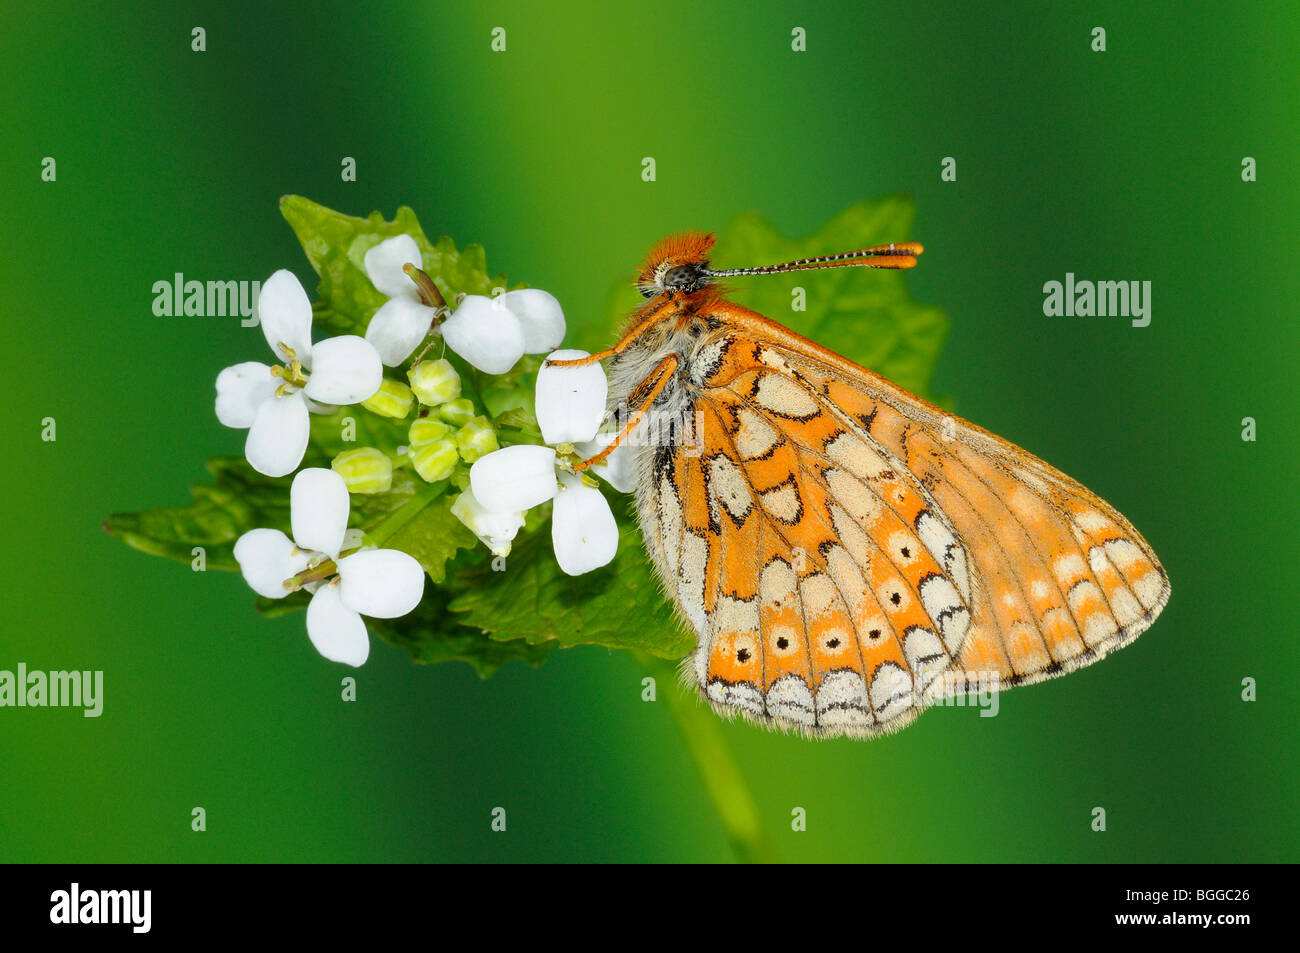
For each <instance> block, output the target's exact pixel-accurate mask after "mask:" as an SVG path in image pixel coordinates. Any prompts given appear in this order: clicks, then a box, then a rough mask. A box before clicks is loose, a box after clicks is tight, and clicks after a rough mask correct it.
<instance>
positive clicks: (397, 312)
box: [366, 298, 437, 367]
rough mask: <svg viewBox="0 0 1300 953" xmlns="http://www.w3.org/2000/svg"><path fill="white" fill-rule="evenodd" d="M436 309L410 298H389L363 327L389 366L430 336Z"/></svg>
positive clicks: (400, 359)
mask: <svg viewBox="0 0 1300 953" xmlns="http://www.w3.org/2000/svg"><path fill="white" fill-rule="evenodd" d="M436 313H437V312H436V311H434V309H433V308H429V307H426V306H425V305H423V304H421V303H420V302H419V301H417V300H414V299H411V298H389V299H388V300H387V301H386V302H384V304H383V306H382V307H381V308H380V309H379V310H378V311H376V312H375V313H374V316H373V317H372V318H371V319H370V324H369V325H368V326H367V327H366V340H367V341H369V342H370V343H371V345H373V346H374V349H375V350H376V351H378V352H379V357H380V359H381V360H382V361H383V362H384V363H385V364H386V365H387V366H389V367H396V366H397V365H398V364H401V363H402V362H403V361H405V360H406V359H407V358H408V357H410V356H411V353H412V352H413V351H414V350H415V349H416V348H417V347H419V346H420V342H421V341H423V340H424V339H425V338H426V337H428V336H429V328H430V326H431V325H432V324H433V316H434V315H435V314H436Z"/></svg>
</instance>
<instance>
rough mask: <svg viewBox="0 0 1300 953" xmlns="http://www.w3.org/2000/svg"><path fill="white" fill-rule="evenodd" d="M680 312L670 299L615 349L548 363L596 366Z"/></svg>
mask: <svg viewBox="0 0 1300 953" xmlns="http://www.w3.org/2000/svg"><path fill="white" fill-rule="evenodd" d="M678 310H679V308H678V305H677V303H676V302H675V301H673V300H671V299H669V300H668V301H665V302H664V303H663V304H662V305H660V306H659V307H657V308H655V309H654V310H652V311H651V312H650V313H649V314H647V315H646V316H645V317H644V318H642V319H641V320H640V321H638V322H637V323H636V326H635V327H633V328H632V330H630V331H628V332H627V334H625V335H623V337H622V338H621V339H620V340H619V342H618V343H617V344H615V345H614V346H613V347H609V348H605V350H603V351H597V352H596V353H595V354H588V355H587V356H586V357H575V358H570V359H569V360H567V361H553V360H548V361H547V363H548V364H549V365H550V366H551V367H582V366H583V365H585V364H595V363H596V362H597V361H603V360H605V358H607V357H613V356H614V355H616V354H622V353H623V352H624V351H626V350H627V349H628V348H629V347H631V345H632V342H633V341H635V340H636V339H637V338H638V337H640V336H641V334H642V333H643V332H645V330H646V329H647V328H651V327H653V326H654V325H655V324H658V323H659V322H660V321H662V320H663V319H664V318H666V317H668V316H669V315H672V314H676V313H677V312H678ZM650 376H651V377H653V376H654V375H653V374H651V375H650ZM647 379H648V378H647Z"/></svg>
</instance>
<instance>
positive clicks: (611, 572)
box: [450, 491, 695, 659]
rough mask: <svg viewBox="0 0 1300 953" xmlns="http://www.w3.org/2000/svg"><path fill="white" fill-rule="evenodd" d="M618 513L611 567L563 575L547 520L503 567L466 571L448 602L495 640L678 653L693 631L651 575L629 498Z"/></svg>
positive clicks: (523, 540)
mask: <svg viewBox="0 0 1300 953" xmlns="http://www.w3.org/2000/svg"><path fill="white" fill-rule="evenodd" d="M607 492H609V491H607ZM615 513H616V515H618V517H619V523H620V532H619V543H618V555H617V556H615V557H614V561H613V562H612V563H610V564H609V565H608V566H605V567H604V568H602V569H598V570H596V571H595V572H589V573H586V574H585V575H582V576H568V575H565V574H564V572H563V571H562V570H561V569H560V567H559V564H558V563H556V561H555V554H554V553H553V551H552V549H551V538H550V537H551V534H550V530H549V522H548V524H547V526H545V527H543V528H542V529H541V531H540V532H535V533H532V534H530V535H528V536H526V537H521V539H520V540H519V541H517V542H516V544H515V547H514V549H513V550H512V551H511V553H510V556H509V558H508V559H507V560H506V562H505V569H504V571H500V572H498V571H495V570H494V569H493V567H492V565H491V564H490V563H489V564H484V565H482V566H479V567H476V568H474V569H472V570H467V571H465V572H463V573H462V578H461V580H460V581H461V582H463V583H464V585H465V586H466V587H467V588H466V590H465V591H464V592H462V593H461V594H460V595H458V596H457V597H456V598H454V599H453V600H452V601H451V605H450V608H451V610H452V611H453V612H457V613H462V614H463V615H462V618H461V622H462V623H464V624H465V625H469V626H474V627H477V628H481V629H483V630H485V631H486V632H488V633H489V634H490V635H491V636H492V638H494V639H499V640H508V639H524V640H526V641H527V642H530V643H534V644H538V643H545V642H547V641H554V642H556V643H558V644H559V645H561V646H565V647H569V646H574V645H603V646H606V647H607V648H614V649H638V650H640V651H644V652H648V653H650V654H651V655H657V656H659V657H660V658H673V659H676V658H681V657H682V656H684V655H686V654H687V653H688V652H690V650H691V649H692V648H693V647H694V645H695V637H694V635H692V634H689V633H687V632H686V629H685V627H684V626H683V625H682V623H681V622H680V621H679V620H678V619H677V618H676V617H675V614H674V612H673V609H672V606H671V605H670V604H669V602H668V600H667V599H665V598H664V596H663V593H662V591H661V590H660V587H659V583H658V582H656V581H655V579H654V577H653V576H652V574H651V571H650V566H649V563H648V561H647V558H646V555H645V551H644V550H643V549H642V548H641V532H640V530H639V529H638V528H637V527H636V524H635V520H634V518H633V515H632V507H631V505H630V500H629V498H627V497H624V498H623V499H622V501H620V502H619V503H617V504H616V505H615Z"/></svg>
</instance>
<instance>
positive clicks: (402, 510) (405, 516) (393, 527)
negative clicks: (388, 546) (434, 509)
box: [366, 480, 451, 546]
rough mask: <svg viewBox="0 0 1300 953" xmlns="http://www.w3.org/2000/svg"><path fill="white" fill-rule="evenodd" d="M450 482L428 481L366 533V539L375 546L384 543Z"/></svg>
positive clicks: (434, 498) (444, 489) (444, 490)
mask: <svg viewBox="0 0 1300 953" xmlns="http://www.w3.org/2000/svg"><path fill="white" fill-rule="evenodd" d="M450 483H451V481H450V480H439V481H438V482H437V483H430V484H429V485H428V486H426V487H424V489H422V490H420V491H419V492H418V493H416V494H415V495H414V496H413V497H411V498H410V499H409V500H407V501H406V502H405V503H403V504H402V505H401V506H399V507H398V508H397V509H395V510H393V512H391V513H389V514H388V516H386V517H385V518H384V520H383V522H381V523H380V524H379V525H378V526H376V527H375V528H374V529H372V530H371V531H370V532H368V533H366V541H367V542H369V543H373V544H374V545H376V546H382V545H384V543H386V542H388V540H389V539H390V538H391V537H392V535H393V534H394V533H396V532H397V531H398V530H399V529H401V528H402V527H403V526H405V525H406V524H407V523H409V522H410V521H411V520H412V519H414V518H415V517H416V516H417V515H418V514H419V512H420V511H421V510H422V509H424V508H425V507H426V506H428V505H429V504H430V503H432V502H433V501H434V500H436V499H437V498H438V497H440V496H442V494H443V493H445V492H446V491H447V487H448V485H449V484H450Z"/></svg>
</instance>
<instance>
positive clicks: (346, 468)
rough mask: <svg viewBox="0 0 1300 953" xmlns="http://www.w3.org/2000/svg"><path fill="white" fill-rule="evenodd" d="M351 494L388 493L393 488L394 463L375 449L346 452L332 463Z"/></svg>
mask: <svg viewBox="0 0 1300 953" xmlns="http://www.w3.org/2000/svg"><path fill="white" fill-rule="evenodd" d="M330 469H331V470H333V471H334V472H335V473H337V474H338V475H339V476H341V477H343V482H344V483H346V484H347V485H348V492H349V493H387V492H388V491H389V490H390V489H392V486H393V461H392V460H390V459H388V454H386V453H384V452H383V451H381V450H376V449H375V448H374V447H358V448H357V449H356V450H344V451H343V452H342V453H340V454H339V455H338V456H337V457H335V458H334V459H333V460H332V461H331V462H330Z"/></svg>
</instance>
